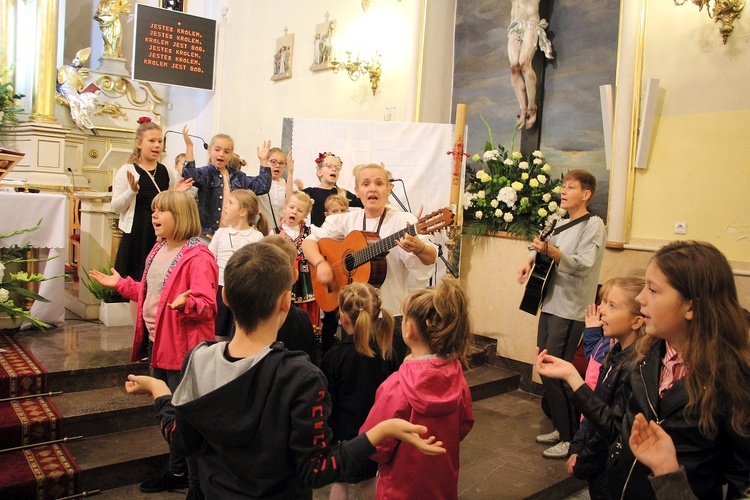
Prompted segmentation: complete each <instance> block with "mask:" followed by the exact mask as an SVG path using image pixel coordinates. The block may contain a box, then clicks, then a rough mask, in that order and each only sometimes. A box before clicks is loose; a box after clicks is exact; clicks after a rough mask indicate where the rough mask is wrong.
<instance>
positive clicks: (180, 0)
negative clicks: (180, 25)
mask: <svg viewBox="0 0 750 500" xmlns="http://www.w3.org/2000/svg"><path fill="white" fill-rule="evenodd" d="M186 3H187V0H161V8H162V9H169V10H177V11H180V12H185V4H186Z"/></svg>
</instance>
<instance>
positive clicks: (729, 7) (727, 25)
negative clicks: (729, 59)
mask: <svg viewBox="0 0 750 500" xmlns="http://www.w3.org/2000/svg"><path fill="white" fill-rule="evenodd" d="M686 2H687V0H674V3H675V5H684V4H685V3H686ZM692 2H693V3H694V4H695V5H697V6H698V10H699V11H701V10H703V7H705V8H706V13H707V14H708V17H710V18H711V19H714V20H715V21H716V22H717V23H721V26H720V27H719V33H721V38H722V40H724V44H725V45H726V43H727V38H729V35H730V34H731V33H732V31H734V26H733V23H734V20H735V19H737V18H738V17H740V13H741V12H742V9H744V8H745V0H713V5H712V4H711V0H692Z"/></svg>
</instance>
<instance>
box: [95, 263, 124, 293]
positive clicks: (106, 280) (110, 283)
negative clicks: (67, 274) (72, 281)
mask: <svg viewBox="0 0 750 500" xmlns="http://www.w3.org/2000/svg"><path fill="white" fill-rule="evenodd" d="M110 271H112V274H104V273H103V272H101V271H97V270H96V269H92V270H91V271H89V277H90V278H91V279H93V280H94V281H97V282H98V283H99V284H102V285H104V286H106V287H109V288H114V287H115V285H117V282H118V281H120V278H122V276H120V273H118V272H117V271H115V268H114V267H113V268H112V269H110Z"/></svg>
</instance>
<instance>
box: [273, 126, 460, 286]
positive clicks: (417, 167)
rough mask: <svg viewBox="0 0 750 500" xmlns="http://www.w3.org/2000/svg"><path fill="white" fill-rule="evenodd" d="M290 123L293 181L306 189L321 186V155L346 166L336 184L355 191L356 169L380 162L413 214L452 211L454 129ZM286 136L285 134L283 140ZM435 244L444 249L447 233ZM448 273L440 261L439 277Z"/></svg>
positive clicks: (438, 235) (437, 237) (394, 204)
mask: <svg viewBox="0 0 750 500" xmlns="http://www.w3.org/2000/svg"><path fill="white" fill-rule="evenodd" d="M290 121H291V122H292V130H291V150H292V151H293V153H294V160H295V167H294V177H295V178H297V179H301V180H302V182H303V183H304V185H305V186H317V185H318V179H317V177H316V176H315V159H316V158H317V157H318V154H319V153H322V152H324V151H330V152H332V153H334V154H336V155H337V156H339V157H340V158H341V160H342V161H343V163H344V168H343V169H342V170H341V173H340V175H339V183H338V184H339V186H340V187H342V188H344V189H348V190H349V191H351V192H354V175H353V173H352V171H353V169H354V167H355V166H357V165H359V164H362V163H381V162H382V163H383V164H385V168H386V169H387V170H388V171H390V172H391V174H392V176H393V178H395V179H402V180H403V184H402V183H401V182H395V183H394V189H393V193H395V194H396V196H398V198H399V199H400V200H401V202H402V203H403V204H404V205H407V196H408V200H409V204H410V205H411V212H412V213H414V214H415V215H418V214H419V210H420V206H421V205H424V211H423V215H424V214H428V213H430V212H432V211H434V210H437V209H439V208H443V207H449V202H450V187H451V172H452V165H453V157H452V156H450V155H448V154H447V152H448V151H452V150H453V125H452V124H440V123H409V122H390V121H364V120H323V119H313V118H293V119H291V120H290ZM287 123H288V122H287ZM288 133H289V131H288V130H285V134H284V135H287V134H288ZM404 190H406V193H404ZM390 202H391V206H392V208H393V209H396V210H398V209H400V207H399V206H398V203H397V202H396V201H395V200H394V199H393V198H392V197H391V200H390ZM407 208H408V205H407ZM431 240H432V241H433V242H435V243H440V244H443V243H444V241H445V234H444V231H441V232H439V233H436V234H435V235H433V236H432V237H431ZM444 273H445V266H444V265H443V263H442V262H441V261H440V259H438V266H437V274H438V277H439V276H442V275H443V274H444Z"/></svg>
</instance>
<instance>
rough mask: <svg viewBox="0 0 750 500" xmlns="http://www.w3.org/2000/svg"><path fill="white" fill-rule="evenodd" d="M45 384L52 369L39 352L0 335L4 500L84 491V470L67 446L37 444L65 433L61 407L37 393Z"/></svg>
mask: <svg viewBox="0 0 750 500" xmlns="http://www.w3.org/2000/svg"><path fill="white" fill-rule="evenodd" d="M46 385H47V372H46V370H44V368H43V367H42V366H41V365H40V364H39V362H38V361H37V360H36V359H35V358H34V356H32V355H31V354H30V353H28V352H26V351H25V350H24V349H23V347H21V345H20V344H18V343H17V342H16V341H15V339H13V338H12V337H10V336H7V335H4V334H0V399H5V400H4V401H0V463H2V467H0V498H3V499H16V498H18V499H29V498H35V499H46V498H60V497H64V496H70V495H73V494H75V493H77V492H79V491H80V482H81V479H80V477H81V476H80V473H81V469H80V467H78V464H76V462H75V459H74V458H73V456H72V455H71V454H70V452H69V451H68V448H67V447H66V446H65V445H63V444H41V445H38V446H34V444H37V443H45V442H48V441H52V440H56V439H59V438H60V437H61V432H60V430H61V420H62V416H61V414H60V411H59V410H58V409H57V407H56V406H55V404H54V403H53V402H52V400H51V399H50V398H47V397H43V396H41V397H34V395H36V394H40V393H43V392H44V391H46ZM25 396H26V397H25ZM18 447H21V448H22V449H15V450H13V451H10V450H11V449H14V448H18Z"/></svg>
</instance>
